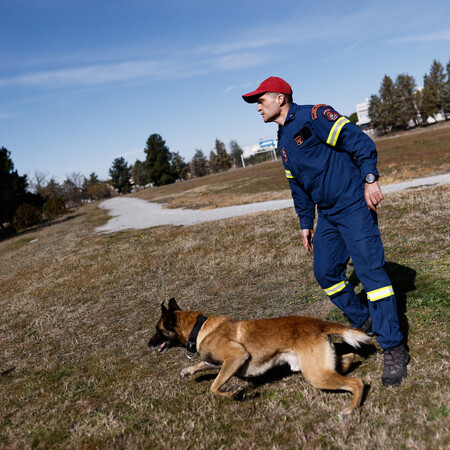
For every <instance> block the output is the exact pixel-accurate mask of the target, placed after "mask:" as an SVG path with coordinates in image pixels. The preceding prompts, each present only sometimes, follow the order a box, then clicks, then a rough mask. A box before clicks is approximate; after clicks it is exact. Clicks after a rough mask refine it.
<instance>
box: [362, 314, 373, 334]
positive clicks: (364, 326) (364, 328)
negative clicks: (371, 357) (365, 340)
mask: <svg viewBox="0 0 450 450" xmlns="http://www.w3.org/2000/svg"><path fill="white" fill-rule="evenodd" d="M360 330H361V331H364V333H366V334H367V336H370V337H372V336H375V333H374V332H373V331H372V319H371V318H370V316H369V317H368V318H367V320H366V321H365V322H364V323H363V324H362V325H361V328H360Z"/></svg>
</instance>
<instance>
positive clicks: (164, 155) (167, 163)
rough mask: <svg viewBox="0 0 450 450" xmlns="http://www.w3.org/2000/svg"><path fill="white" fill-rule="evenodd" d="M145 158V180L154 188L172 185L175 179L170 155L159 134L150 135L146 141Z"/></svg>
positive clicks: (175, 175)
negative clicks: (152, 184)
mask: <svg viewBox="0 0 450 450" xmlns="http://www.w3.org/2000/svg"><path fill="white" fill-rule="evenodd" d="M144 152H145V153H146V155H147V158H146V159H145V161H144V165H145V171H146V176H147V179H148V181H149V182H150V183H154V185H155V186H160V185H162V184H169V183H173V182H174V181H175V180H176V179H177V174H176V173H175V171H174V169H173V166H172V164H171V158H172V155H171V153H170V151H169V148H168V147H167V146H166V142H165V141H164V140H163V138H162V137H161V136H160V135H159V134H152V135H151V136H150V137H149V138H148V139H147V146H146V148H145V149H144Z"/></svg>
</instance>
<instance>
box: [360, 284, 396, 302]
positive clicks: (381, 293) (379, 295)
mask: <svg viewBox="0 0 450 450" xmlns="http://www.w3.org/2000/svg"><path fill="white" fill-rule="evenodd" d="M392 295H394V289H393V288H392V286H391V285H389V286H385V287H382V288H380V289H375V290H374V291H370V292H368V293H367V298H368V299H369V300H370V301H371V302H375V301H377V300H381V299H383V298H386V297H390V296H392Z"/></svg>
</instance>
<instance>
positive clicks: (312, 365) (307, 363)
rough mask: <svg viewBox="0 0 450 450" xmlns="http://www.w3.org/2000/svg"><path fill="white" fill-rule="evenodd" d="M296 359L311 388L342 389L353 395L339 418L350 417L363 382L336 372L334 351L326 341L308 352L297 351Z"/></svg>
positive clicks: (360, 392) (356, 403) (356, 404)
mask: <svg viewBox="0 0 450 450" xmlns="http://www.w3.org/2000/svg"><path fill="white" fill-rule="evenodd" d="M311 350H312V351H311ZM346 356H347V355H346ZM297 357H298V358H299V360H300V365H301V367H302V372H303V375H304V376H305V378H306V379H307V380H308V381H309V382H310V383H311V384H312V385H313V386H315V387H317V388H319V389H331V390H341V389H342V390H344V391H349V392H351V393H352V394H353V399H352V402H351V403H350V406H349V407H348V408H347V409H345V410H344V411H342V413H341V414H339V417H341V418H343V417H345V416H347V415H351V414H352V413H353V412H354V411H355V409H356V408H358V406H359V405H360V404H361V400H362V396H363V392H364V382H363V380H362V379H361V378H350V377H344V376H342V375H340V374H339V373H337V372H336V370H335V369H334V351H333V349H332V348H331V347H330V345H329V344H328V341H322V342H320V343H317V344H316V345H314V346H313V347H312V348H309V349H308V351H305V349H304V348H303V349H299V350H298V351H297ZM350 364H351V361H350ZM345 365H346V364H345Z"/></svg>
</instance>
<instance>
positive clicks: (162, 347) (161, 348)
mask: <svg viewBox="0 0 450 450" xmlns="http://www.w3.org/2000/svg"><path fill="white" fill-rule="evenodd" d="M166 345H167V342H163V343H162V344H161V347H159V351H160V352H162V351H163V350H164V347H165V346H166Z"/></svg>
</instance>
